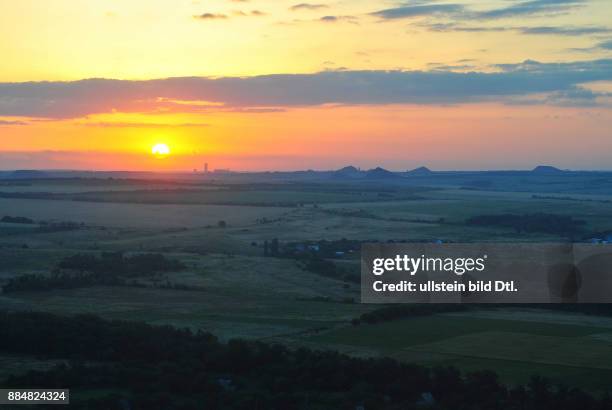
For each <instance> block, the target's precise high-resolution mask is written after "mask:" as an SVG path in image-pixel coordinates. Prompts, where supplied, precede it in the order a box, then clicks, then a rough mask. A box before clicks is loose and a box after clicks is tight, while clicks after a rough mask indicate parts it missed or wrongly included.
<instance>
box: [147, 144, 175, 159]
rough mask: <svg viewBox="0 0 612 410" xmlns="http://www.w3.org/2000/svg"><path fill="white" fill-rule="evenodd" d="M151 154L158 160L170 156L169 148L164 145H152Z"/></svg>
mask: <svg viewBox="0 0 612 410" xmlns="http://www.w3.org/2000/svg"><path fill="white" fill-rule="evenodd" d="M151 152H152V153H153V155H155V156H156V157H158V158H163V157H167V156H168V155H170V147H168V145H166V144H161V143H160V144H155V145H153V148H152V149H151Z"/></svg>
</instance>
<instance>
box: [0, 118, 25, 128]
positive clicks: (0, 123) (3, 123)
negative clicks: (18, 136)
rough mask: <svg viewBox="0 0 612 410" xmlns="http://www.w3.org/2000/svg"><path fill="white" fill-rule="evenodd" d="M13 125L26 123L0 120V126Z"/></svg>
mask: <svg viewBox="0 0 612 410" xmlns="http://www.w3.org/2000/svg"><path fill="white" fill-rule="evenodd" d="M15 125H28V123H27V122H25V121H13V120H0V127H3V126H5V127H7V126H15Z"/></svg>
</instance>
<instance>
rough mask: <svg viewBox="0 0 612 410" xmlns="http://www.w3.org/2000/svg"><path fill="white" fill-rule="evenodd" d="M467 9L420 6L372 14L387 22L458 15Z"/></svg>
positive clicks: (447, 5) (450, 5)
mask: <svg viewBox="0 0 612 410" xmlns="http://www.w3.org/2000/svg"><path fill="white" fill-rule="evenodd" d="M464 10H465V7H464V6H463V5H462V4H418V5H407V6H400V7H393V8H389V9H384V10H379V11H375V12H373V13H371V14H372V15H373V16H376V17H380V18H383V19H385V20H396V19H404V18H412V17H420V16H432V15H456V14H458V13H462V12H463V11H464Z"/></svg>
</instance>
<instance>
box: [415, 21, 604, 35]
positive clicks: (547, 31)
mask: <svg viewBox="0 0 612 410" xmlns="http://www.w3.org/2000/svg"><path fill="white" fill-rule="evenodd" d="M418 26H419V27H424V28H426V29H428V30H431V31H438V32H453V31H458V32H470V33H477V32H503V31H516V32H517V33H520V34H525V35H550V36H591V35H598V34H608V33H612V29H610V28H608V27H601V26H584V27H580V26H518V27H517V26H475V25H464V24H457V23H436V22H422V23H419V24H418Z"/></svg>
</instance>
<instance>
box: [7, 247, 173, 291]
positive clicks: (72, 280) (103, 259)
mask: <svg viewBox="0 0 612 410" xmlns="http://www.w3.org/2000/svg"><path fill="white" fill-rule="evenodd" d="M184 268H185V265H184V264H183V263H182V262H180V261H178V260H174V259H168V258H166V257H165V256H164V255H163V254H160V253H146V254H135V255H128V256H126V255H124V254H123V253H121V252H103V253H102V254H101V255H99V256H98V255H94V254H76V255H73V256H68V257H65V258H64V259H62V260H60V261H59V262H58V263H57V265H56V266H55V268H54V269H52V271H51V273H50V274H49V275H41V274H27V275H21V276H17V277H14V278H11V279H9V281H8V282H7V283H6V284H5V285H4V286H3V291H4V292H5V293H10V292H18V291H32V290H33V291H40V290H51V289H73V288H82V287H89V286H97V285H106V286H121V285H127V284H132V285H137V283H135V282H134V281H133V280H132V281H130V279H133V278H139V277H144V276H153V275H155V274H157V273H162V272H174V271H180V270H182V269H184Z"/></svg>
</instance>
